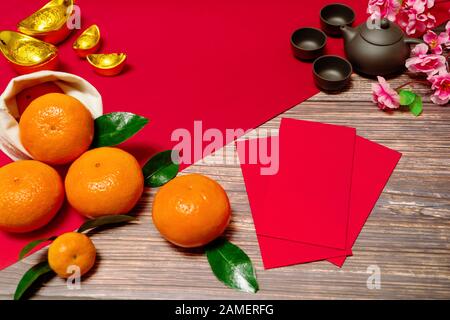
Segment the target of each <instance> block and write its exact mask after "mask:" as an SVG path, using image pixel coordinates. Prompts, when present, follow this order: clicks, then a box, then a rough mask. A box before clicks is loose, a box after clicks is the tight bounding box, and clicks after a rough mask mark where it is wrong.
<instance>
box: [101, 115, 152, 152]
mask: <svg viewBox="0 0 450 320" xmlns="http://www.w3.org/2000/svg"><path fill="white" fill-rule="evenodd" d="M148 121H149V120H148V119H147V118H144V117H141V116H138V115H136V114H133V113H130V112H113V113H108V114H104V115H102V116H100V117H98V118H97V119H95V131H94V141H93V142H92V147H94V148H98V147H108V146H116V145H118V144H120V143H122V142H125V141H126V140H128V139H129V138H131V137H132V136H134V135H135V134H136V133H138V132H139V131H140V130H141V129H142V128H144V127H145V126H146V125H147V123H148Z"/></svg>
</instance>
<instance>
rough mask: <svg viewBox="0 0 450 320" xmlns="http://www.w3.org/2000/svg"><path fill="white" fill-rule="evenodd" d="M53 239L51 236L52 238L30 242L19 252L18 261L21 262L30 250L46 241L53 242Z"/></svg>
mask: <svg viewBox="0 0 450 320" xmlns="http://www.w3.org/2000/svg"><path fill="white" fill-rule="evenodd" d="M55 239H56V237H55V236H53V237H50V238H46V239H39V240H34V241H31V242H30V243H29V244H27V245H26V246H25V247H23V249H22V250H21V251H20V253H19V260H22V259H23V258H24V257H25V256H26V255H27V254H28V253H29V252H30V251H31V250H33V249H34V248H36V247H37V246H38V245H40V244H41V243H44V242H47V241H53V240H55Z"/></svg>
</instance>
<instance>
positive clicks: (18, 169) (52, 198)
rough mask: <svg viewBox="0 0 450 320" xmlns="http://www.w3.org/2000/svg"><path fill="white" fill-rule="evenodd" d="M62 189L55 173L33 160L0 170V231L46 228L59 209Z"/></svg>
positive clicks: (48, 167)
mask: <svg viewBox="0 0 450 320" xmlns="http://www.w3.org/2000/svg"><path fill="white" fill-rule="evenodd" d="M63 201H64V187H63V183H62V179H61V177H60V176H59V174H58V172H56V170H55V169H53V168H51V167H50V166H48V165H46V164H44V163H42V162H39V161H35V160H22V161H17V162H13V163H10V164H8V165H6V166H4V167H2V168H0V229H1V230H4V231H8V232H28V231H33V230H36V229H39V228H41V227H43V226H44V225H46V224H47V223H48V222H49V221H50V220H51V219H52V218H53V217H54V216H55V215H56V213H57V212H58V210H59V209H60V208H61V206H62V204H63Z"/></svg>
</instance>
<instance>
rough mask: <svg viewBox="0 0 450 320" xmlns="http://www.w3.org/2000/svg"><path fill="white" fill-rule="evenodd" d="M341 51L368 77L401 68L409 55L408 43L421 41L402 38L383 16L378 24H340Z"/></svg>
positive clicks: (396, 27) (401, 32)
mask: <svg viewBox="0 0 450 320" xmlns="http://www.w3.org/2000/svg"><path fill="white" fill-rule="evenodd" d="M341 30H342V35H343V38H344V48H345V54H346V55H347V58H348V60H349V61H350V62H351V64H352V66H353V69H354V70H355V71H357V72H359V73H362V74H365V75H369V76H386V75H389V74H393V73H397V72H399V71H401V70H402V69H403V68H404V66H405V61H406V59H408V58H409V56H410V52H411V48H410V46H409V44H411V43H421V42H422V41H421V40H419V39H414V38H406V37H405V35H404V33H403V31H402V29H400V27H399V26H398V25H396V24H395V23H393V22H390V21H389V20H387V19H382V20H381V22H380V24H379V26H374V25H370V24H369V23H362V24H361V25H359V26H358V27H356V28H352V27H349V26H342V27H341Z"/></svg>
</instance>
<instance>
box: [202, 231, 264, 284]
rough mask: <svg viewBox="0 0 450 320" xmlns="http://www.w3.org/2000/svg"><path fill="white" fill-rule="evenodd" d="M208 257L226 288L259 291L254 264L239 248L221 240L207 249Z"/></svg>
mask: <svg viewBox="0 0 450 320" xmlns="http://www.w3.org/2000/svg"><path fill="white" fill-rule="evenodd" d="M206 256H207V258H208V262H209V264H210V266H211V269H212V271H213V273H214V275H215V276H216V277H217V279H219V280H220V281H221V282H223V283H224V284H225V285H226V286H228V287H230V288H232V289H237V290H240V291H244V292H250V293H256V292H257V291H258V290H259V285H258V282H257V280H256V273H255V269H254V268H253V265H252V262H251V260H250V258H249V257H248V256H247V254H246V253H245V252H244V251H242V250H241V249H240V248H239V247H237V246H235V245H234V244H232V243H231V242H229V241H227V240H225V239H219V240H217V241H215V242H214V243H212V244H211V245H209V246H208V247H207V248H206Z"/></svg>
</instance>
